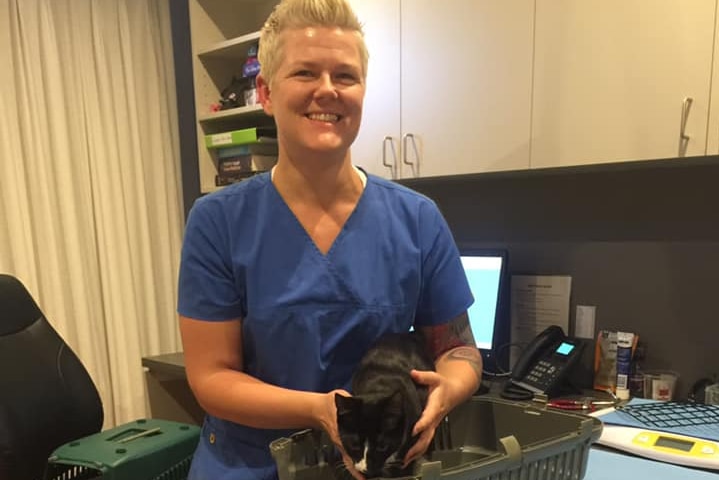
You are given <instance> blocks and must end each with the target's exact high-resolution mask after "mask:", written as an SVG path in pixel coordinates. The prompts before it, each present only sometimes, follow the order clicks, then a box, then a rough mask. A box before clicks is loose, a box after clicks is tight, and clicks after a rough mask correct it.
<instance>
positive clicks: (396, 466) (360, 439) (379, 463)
mask: <svg viewBox="0 0 719 480" xmlns="http://www.w3.org/2000/svg"><path fill="white" fill-rule="evenodd" d="M335 404H336V405H337V425H338V427H339V434H340V438H341V440H342V445H343V446H344V448H345V450H346V452H347V454H348V455H349V456H350V457H351V458H352V462H353V463H354V467H355V469H357V470H358V471H359V472H360V473H362V474H363V475H365V477H367V478H372V477H377V476H385V477H391V476H393V475H394V474H395V472H399V471H401V470H402V463H403V461H404V455H405V454H406V452H407V444H408V441H409V433H410V432H409V428H412V426H413V425H414V422H412V424H411V425H409V421H408V419H407V418H406V417H405V408H403V405H404V402H403V398H402V395H401V394H400V393H399V392H395V393H394V394H392V395H390V396H373V397H363V396H355V397H343V396H341V395H336V396H335Z"/></svg>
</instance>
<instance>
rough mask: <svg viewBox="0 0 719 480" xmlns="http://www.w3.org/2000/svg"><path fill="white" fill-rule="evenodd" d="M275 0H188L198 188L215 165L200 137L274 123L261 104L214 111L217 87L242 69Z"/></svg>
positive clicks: (207, 186)
mask: <svg viewBox="0 0 719 480" xmlns="http://www.w3.org/2000/svg"><path fill="white" fill-rule="evenodd" d="M277 3H278V2H277V1H273V0H190V1H189V13H190V35H191V41H192V71H193V80H194V99H195V118H196V127H197V128H196V129H197V145H198V149H197V168H198V171H199V174H200V191H201V192H202V193H209V192H212V191H215V190H217V189H219V188H221V187H216V186H215V175H216V174H217V165H216V162H215V160H214V158H213V155H212V154H211V153H210V151H209V150H207V149H206V148H205V142H204V137H205V135H210V134H214V133H220V132H224V131H228V130H237V129H241V128H249V127H256V126H268V125H272V124H273V120H272V118H270V117H269V116H267V115H265V113H264V111H263V110H262V107H261V106H260V105H250V106H243V107H238V108H232V109H227V110H220V111H213V108H212V106H213V105H215V104H217V103H219V100H220V98H221V92H222V90H224V89H225V88H226V87H227V86H229V85H230V83H231V82H232V78H233V77H238V78H239V77H240V76H241V75H242V65H243V64H244V63H245V60H246V58H247V50H248V49H249V47H250V46H252V45H253V44H257V42H258V40H259V38H260V28H261V27H262V24H263V22H264V21H265V19H266V18H267V16H268V15H269V14H270V12H271V11H272V9H273V8H274V6H275V5H276V4H277Z"/></svg>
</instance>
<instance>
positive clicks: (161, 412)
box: [142, 352, 205, 425]
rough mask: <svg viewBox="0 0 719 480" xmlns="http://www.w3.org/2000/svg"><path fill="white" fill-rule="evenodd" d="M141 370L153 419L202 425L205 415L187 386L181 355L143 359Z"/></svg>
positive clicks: (171, 354)
mask: <svg viewBox="0 0 719 480" xmlns="http://www.w3.org/2000/svg"><path fill="white" fill-rule="evenodd" d="M142 366H143V367H145V368H146V369H147V370H146V371H145V384H146V385H147V395H148V400H149V402H150V415H151V417H152V418H159V419H163V420H174V421H176V422H183V423H191V424H195V425H202V419H203V418H204V416H205V412H204V411H203V410H202V407H200V405H199V404H198V403H197V400H195V396H194V395H193V394H192V391H191V390H190V385H189V384H188V383H187V376H186V375H185V360H184V356H183V355H182V353H181V352H180V353H168V354H164V355H155V356H152V357H143V358H142Z"/></svg>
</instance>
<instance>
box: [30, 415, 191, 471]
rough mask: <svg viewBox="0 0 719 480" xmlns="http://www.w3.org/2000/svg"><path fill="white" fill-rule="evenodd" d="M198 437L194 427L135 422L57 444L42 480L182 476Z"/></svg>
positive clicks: (157, 421)
mask: <svg viewBox="0 0 719 480" xmlns="http://www.w3.org/2000/svg"><path fill="white" fill-rule="evenodd" d="M199 439H200V427H198V426H196V425H188V424H184V423H178V422H171V421H169V420H157V419H152V420H150V419H147V420H137V421H135V422H131V423H126V424H124V425H121V426H119V427H115V428H113V429H109V430H105V431H102V432H100V433H96V434H94V435H89V436H87V437H84V438H81V439H79V440H76V441H72V442H68V443H66V444H65V445H63V446H61V447H59V448H58V449H56V450H55V451H54V452H53V453H52V455H51V456H50V458H49V460H48V468H47V470H46V472H45V476H44V480H89V479H102V480H185V479H186V478H187V474H188V472H189V470H190V462H191V460H192V455H193V453H194V452H195V448H196V447H197V443H198V442H199Z"/></svg>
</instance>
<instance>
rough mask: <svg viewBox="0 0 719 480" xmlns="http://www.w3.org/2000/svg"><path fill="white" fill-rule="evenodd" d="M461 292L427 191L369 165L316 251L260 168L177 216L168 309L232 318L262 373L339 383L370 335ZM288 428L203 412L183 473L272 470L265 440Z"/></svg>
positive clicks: (417, 320)
mask: <svg viewBox="0 0 719 480" xmlns="http://www.w3.org/2000/svg"><path fill="white" fill-rule="evenodd" d="M471 303H472V295H471V292H470V290H469V286H468V284H467V280H466V277H465V275H464V271H463V270H462V266H461V262H460V260H459V253H458V251H457V248H456V245H455V243H454V240H453V238H452V235H451V233H450V231H449V228H448V226H447V224H446V222H445V221H444V219H443V217H442V215H441V214H440V212H439V210H438V209H437V207H436V205H435V204H434V202H432V201H431V200H430V199H428V198H427V197H425V196H423V195H421V194H419V193H417V192H414V191H412V190H409V189H408V188H406V187H403V186H401V185H398V184H396V183H393V182H390V181H387V180H384V179H381V178H379V177H375V176H372V175H369V176H368V178H367V184H366V186H365V189H364V191H363V193H362V196H361V197H360V200H359V202H358V204H357V206H356V208H355V210H354V212H353V213H352V215H351V216H350V218H349V219H348V220H347V222H346V223H345V225H344V227H343V229H342V231H341V232H340V234H339V235H338V237H337V239H336V240H335V242H334V244H333V245H332V247H331V249H330V250H329V252H327V254H326V255H324V254H322V253H321V252H320V251H319V250H318V249H317V247H316V246H315V244H314V242H313V241H312V239H311V238H310V237H309V235H308V234H307V232H306V231H305V230H304V228H303V227H302V226H301V224H300V223H299V221H298V220H297V218H296V217H295V216H294V214H293V213H292V211H291V210H290V209H289V207H288V206H287V204H286V203H285V202H284V200H283V199H282V197H281V196H280V195H279V193H278V191H277V190H276V189H275V187H274V185H273V183H272V181H271V179H270V175H269V173H267V174H260V175H257V176H255V177H253V178H251V179H248V180H245V181H243V182H240V183H238V184H235V185H232V186H229V187H226V188H224V189H223V190H221V191H219V192H216V193H214V194H211V195H208V196H205V197H203V198H200V199H198V200H197V201H196V203H195V205H194V206H193V208H192V210H191V212H190V215H189V218H188V222H187V227H186V231H185V239H184V244H183V249H182V260H181V265H180V277H179V305H178V312H179V313H180V314H181V315H183V316H186V317H189V318H194V319H200V320H207V321H223V320H229V319H236V318H241V319H242V347H243V359H244V368H245V372H246V373H248V374H250V375H252V376H254V377H257V378H259V379H261V380H262V381H264V382H267V383H271V384H274V385H278V386H281V387H285V388H290V389H295V390H305V391H314V392H328V391H330V390H333V389H336V388H345V389H347V390H349V389H350V381H351V377H352V372H353V371H354V369H355V367H356V365H357V364H358V363H359V360H360V358H361V357H362V355H363V354H364V352H365V351H366V350H367V349H368V348H369V347H370V345H371V344H372V343H374V341H375V340H376V339H377V338H378V337H379V336H380V335H382V334H383V333H385V332H401V331H407V330H409V328H410V327H411V326H413V325H414V326H423V325H436V324H441V323H445V322H447V321H449V320H451V319H453V318H455V317H456V316H458V315H460V314H461V313H463V312H464V311H466V310H467V308H468V307H469V305H470V304H471ZM207 348H212V346H211V345H208V346H207ZM289 433H290V432H289V431H284V430H261V429H255V428H250V427H245V426H242V425H237V424H235V423H232V422H228V421H224V420H221V419H218V418H215V417H211V416H208V417H207V418H206V420H205V424H204V426H203V433H202V441H201V442H200V446H199V447H198V451H197V452H196V454H195V457H194V460H193V467H192V473H191V476H190V479H205V478H207V479H213V480H222V479H224V478H242V479H245V478H247V479H274V478H276V475H277V474H276V470H275V467H274V462H273V460H272V458H271V456H270V453H269V448H268V445H269V443H270V442H271V441H272V440H274V439H276V438H279V437H282V436H287V435H288V434H289ZM210 440H211V441H210Z"/></svg>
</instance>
